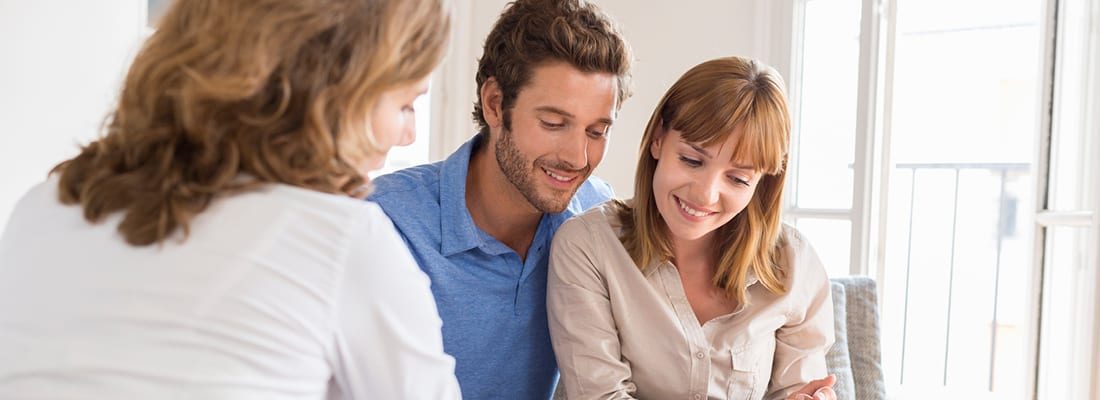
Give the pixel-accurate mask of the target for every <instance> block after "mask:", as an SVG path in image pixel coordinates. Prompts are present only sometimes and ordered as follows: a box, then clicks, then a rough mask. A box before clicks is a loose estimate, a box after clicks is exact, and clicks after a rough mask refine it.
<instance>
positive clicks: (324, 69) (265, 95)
mask: <svg viewBox="0 0 1100 400" xmlns="http://www.w3.org/2000/svg"><path fill="white" fill-rule="evenodd" d="M446 1H447V0H247V1H245V0H186V1H176V2H175V3H174V4H173V5H172V6H170V8H169V10H168V11H167V12H166V13H165V14H164V15H163V16H162V17H161V18H160V20H159V23H160V26H159V27H158V28H157V30H156V32H155V33H153V35H152V36H151V37H150V38H149V39H148V40H147V41H146V42H145V44H144V46H143V47H142V49H141V51H140V52H139V53H138V55H137V57H136V58H135V59H134V62H133V64H132V65H131V67H130V70H129V72H128V73H127V75H126V79H125V82H124V84H123V87H122V91H121V95H120V98H119V101H118V105H117V108H116V109H115V110H114V111H113V112H112V113H111V114H110V115H109V116H108V118H107V121H106V123H105V126H106V127H105V131H106V132H105V134H104V135H103V136H102V137H101V138H100V139H98V140H96V141H94V142H92V143H90V144H88V145H87V146H84V147H83V148H82V149H81V153H80V154H79V155H78V156H76V157H75V158H73V159H70V160H67V161H65V162H62V163H61V164H59V165H58V166H56V167H55V168H54V170H53V171H54V172H58V173H60V198H61V201H62V202H63V203H65V204H76V203H79V204H80V205H81V206H82V207H83V210H84V217H85V218H86V219H87V220H88V221H90V222H93V223H94V222H97V221H99V220H100V219H101V218H102V217H104V216H105V215H108V214H111V213H113V212H116V211H122V212H123V213H124V214H125V215H124V217H123V219H122V221H121V223H120V224H119V226H118V230H119V232H120V233H121V234H122V235H123V237H124V238H125V239H126V241H127V242H129V243H130V244H133V245H139V246H140V245H149V244H153V243H159V242H162V241H163V240H164V239H165V238H166V237H168V236H169V235H170V234H172V233H173V232H174V231H175V230H176V229H177V228H182V229H183V233H184V235H186V234H187V231H188V223H189V221H190V220H191V218H193V217H194V216H195V215H197V214H198V213H200V212H202V211H203V210H204V209H205V208H206V207H207V206H208V205H209V204H210V202H211V200H212V199H214V198H215V196H218V195H220V194H223V193H228V192H232V191H236V190H241V189H244V188H247V187H252V186H255V185H258V184H261V183H264V182H279V183H285V184H289V185H294V186H299V187H304V188H308V189H313V190H317V191H321V192H327V193H341V192H342V193H347V194H353V193H355V192H356V191H357V190H360V188H361V186H363V185H364V184H365V182H366V178H365V177H363V176H362V175H361V174H360V173H359V171H357V170H356V167H355V166H356V165H357V163H359V162H362V161H363V160H365V159H367V158H368V157H377V156H378V155H380V154H382V153H385V152H386V151H387V150H388V148H382V147H381V146H380V145H379V144H378V143H377V141H376V140H375V137H374V133H373V132H371V131H370V127H371V121H370V113H371V110H372V108H373V107H374V106H375V104H376V102H377V101H378V99H379V96H380V95H381V94H382V93H383V92H385V91H386V90H389V89H393V88H395V87H397V86H400V85H405V84H409V83H412V82H415V81H417V80H419V79H422V78H424V77H426V76H427V75H428V74H429V73H431V71H432V70H433V69H434V68H435V67H436V66H437V65H438V64H439V63H440V61H441V60H442V58H443V56H444V54H445V51H446V46H447V41H448V38H449V37H450V18H451V17H450V13H451V11H450V6H449V5H448V4H445V2H446ZM242 174H245V175H248V176H249V177H250V178H251V179H249V182H242V180H241V179H238V177H239V176H242Z"/></svg>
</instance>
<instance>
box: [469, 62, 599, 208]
mask: <svg viewBox="0 0 1100 400" xmlns="http://www.w3.org/2000/svg"><path fill="white" fill-rule="evenodd" d="M616 85H617V80H616V78H615V75H614V74H610V73H586V72H581V71H580V70H577V69H576V68H574V67H573V66H571V65H569V64H567V63H552V64H544V65H541V66H537V67H534V68H533V69H532V76H531V80H530V82H528V83H527V85H526V86H524V87H523V88H521V89H520V91H519V93H518V94H517V96H516V101H515V105H514V107H513V108H512V109H511V110H508V114H510V117H511V118H505V120H509V119H510V121H509V122H511V124H510V126H508V124H503V123H501V124H499V125H497V126H496V127H493V128H491V131H492V137H493V138H494V139H495V146H494V147H495V153H496V159H497V163H498V164H499V165H500V169H501V171H502V172H503V173H504V176H505V177H506V178H507V179H508V180H509V181H510V182H511V183H512V185H513V186H515V188H516V190H518V191H519V192H520V193H521V194H522V195H523V196H524V197H525V198H526V199H527V202H528V203H530V204H531V205H532V206H533V207H534V208H535V209H536V210H538V211H540V212H543V213H558V212H562V211H564V210H565V208H566V207H567V206H568V205H569V201H570V200H571V199H572V198H573V194H575V193H576V192H577V189H579V188H580V185H581V184H582V183H584V181H585V180H586V179H588V176H589V175H591V174H592V170H593V169H595V168H596V166H598V165H599V163H600V161H601V160H602V159H603V155H604V151H605V149H606V147H607V140H608V133H609V131H610V128H611V124H612V122H613V121H614V116H615V111H616V108H617V107H616V106H617V105H616V104H615V102H616V93H617V92H616V90H617V86H616Z"/></svg>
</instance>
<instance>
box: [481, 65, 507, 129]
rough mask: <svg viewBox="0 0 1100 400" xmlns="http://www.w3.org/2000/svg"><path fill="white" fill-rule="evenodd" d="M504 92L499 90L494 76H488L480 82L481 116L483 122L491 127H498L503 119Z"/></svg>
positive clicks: (498, 84)
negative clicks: (483, 81)
mask: <svg viewBox="0 0 1100 400" xmlns="http://www.w3.org/2000/svg"><path fill="white" fill-rule="evenodd" d="M503 103H504V93H503V92H501V91H500V83H499V82H497V78H496V77H493V76H491V77H489V79H486V80H485V83H483V84H481V116H482V117H483V118H485V123H486V124H487V125H489V126H490V127H492V128H497V127H500V125H501V123H502V121H504V110H503V109H501V106H502V104H503Z"/></svg>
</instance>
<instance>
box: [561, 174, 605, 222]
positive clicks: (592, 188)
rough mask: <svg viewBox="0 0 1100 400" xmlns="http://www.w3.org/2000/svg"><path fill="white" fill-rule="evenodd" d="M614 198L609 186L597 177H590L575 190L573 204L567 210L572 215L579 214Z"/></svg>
mask: <svg viewBox="0 0 1100 400" xmlns="http://www.w3.org/2000/svg"><path fill="white" fill-rule="evenodd" d="M614 197H615V191H614V190H612V188H611V184H609V183H607V181H604V180H603V179H600V177H598V176H590V177H588V180H586V181H584V183H582V184H581V187H580V188H578V189H577V194H575V195H574V196H573V202H572V203H571V204H570V207H569V208H570V209H571V211H573V213H574V214H579V213H580V212H582V211H584V210H587V209H589V208H591V207H593V206H595V205H598V204H601V203H603V202H606V201H608V200H611V199H612V198H614Z"/></svg>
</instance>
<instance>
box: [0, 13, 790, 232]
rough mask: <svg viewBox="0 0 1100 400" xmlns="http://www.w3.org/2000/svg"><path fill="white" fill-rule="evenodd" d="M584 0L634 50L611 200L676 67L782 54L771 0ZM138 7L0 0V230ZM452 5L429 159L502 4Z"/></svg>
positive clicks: (464, 111)
mask: <svg viewBox="0 0 1100 400" xmlns="http://www.w3.org/2000/svg"><path fill="white" fill-rule="evenodd" d="M594 2H595V3H596V4H598V5H600V6H601V7H603V8H604V10H606V11H607V12H608V13H609V14H610V15H611V16H612V17H613V18H615V20H616V21H618V22H619V24H620V25H621V26H622V28H623V31H624V33H625V35H626V37H627V40H628V41H629V42H630V43H631V45H632V47H633V48H634V52H635V58H636V64H635V66H634V85H635V87H634V97H633V98H631V99H630V100H628V101H627V102H626V103H625V104H624V105H623V108H622V112H621V114H620V115H619V120H618V123H617V124H616V126H615V128H614V130H613V132H612V139H611V144H610V146H609V148H608V154H607V156H606V157H605V158H604V161H603V163H602V164H601V166H600V167H599V168H598V169H597V170H596V174H597V175H599V176H601V177H603V178H604V179H607V180H608V181H609V182H611V184H612V185H613V186H614V187H615V190H616V193H617V194H618V195H619V196H621V197H630V196H632V193H633V177H634V165H635V162H636V156H637V148H638V142H639V140H640V138H641V133H642V129H644V127H645V123H646V121H648V119H649V115H650V114H651V113H652V111H653V107H654V105H655V104H656V102H657V101H658V100H659V99H660V97H661V95H663V94H664V91H665V90H666V89H667V88H668V86H669V85H671V84H672V82H673V81H675V80H676V78H678V77H679V76H680V74H682V73H683V72H684V71H686V70H687V69H688V68H690V67H691V66H693V65H695V64H697V63H699V62H701V61H704V60H706V59H709V58H713V57H719V56H725V55H733V54H738V55H748V56H754V57H760V58H762V59H764V60H765V61H766V62H771V63H774V64H777V66H780V65H783V63H785V62H786V60H785V59H783V58H782V57H781V55H780V57H778V58H776V56H775V55H773V54H769V50H768V49H769V48H770V47H769V46H770V45H769V43H770V42H771V41H772V40H773V38H774V37H776V36H777V35H775V34H773V32H775V31H776V28H775V27H773V26H770V25H768V24H758V23H757V22H758V21H767V20H769V19H768V18H769V17H768V13H770V12H773V11H772V10H771V8H774V6H773V4H775V2H770V1H768V0H683V1H675V2H672V1H662V0H645V1H642V0H595V1H594ZM145 3H146V2H145V1H144V0H97V1H87V0H51V1H22V0H0V57H2V61H0V177H2V180H0V227H2V226H3V225H4V223H5V222H6V221H7V216H8V214H9V213H10V211H11V208H12V207H13V206H14V204H15V202H16V201H17V200H18V198H19V196H21V195H22V194H23V193H24V192H25V191H26V190H27V188H29V187H30V186H31V185H33V184H34V183H36V182H39V181H41V180H42V179H43V178H44V177H45V176H46V173H47V172H48V171H49V169H50V168H52V167H53V166H54V165H55V164H57V163H58V162H60V161H62V160H64V159H66V158H69V157H71V156H73V155H75V154H76V152H77V150H78V149H77V146H78V145H79V144H83V143H87V142H88V141H90V140H92V139H94V138H95V137H96V136H97V135H98V134H99V132H100V130H99V128H100V125H101V123H102V121H103V118H104V116H105V115H106V113H107V112H108V111H109V110H110V109H111V107H112V105H113V104H112V103H113V102H114V100H115V99H116V96H117V91H118V88H119V84H120V83H121V78H122V77H123V75H124V74H125V69H126V67H127V66H128V64H129V61H130V60H131V59H132V58H133V54H134V53H135V52H136V50H137V46H138V45H139V44H140V41H141V40H142V39H143V38H144V34H145V28H144V24H145V7H146V5H145ZM455 3H456V7H457V9H456V15H455V25H456V32H455V37H454V39H453V41H452V52H451V54H450V56H449V57H448V59H447V61H446V63H445V64H444V66H443V68H441V70H440V71H439V73H438V74H437V79H436V81H435V82H436V83H434V84H433V88H432V97H433V99H432V101H433V106H432V114H433V115H432V125H433V131H434V132H433V138H432V140H431V151H430V153H431V157H432V159H433V160H438V159H442V158H443V157H445V156H446V155H447V154H449V153H450V152H451V151H453V150H454V149H455V148H457V147H458V146H459V145H460V144H461V143H463V142H464V141H465V140H466V139H468V138H469V137H470V136H471V135H472V134H473V133H474V128H473V124H472V122H471V119H470V112H471V111H472V103H473V101H474V98H475V97H474V96H475V90H476V86H475V83H474V72H475V70H476V66H477V57H478V56H479V55H480V54H481V46H482V44H483V41H484V39H485V35H487V34H488V32H489V29H490V28H491V27H492V24H493V22H494V21H495V20H496V18H497V16H498V15H499V14H500V11H501V10H502V9H503V8H504V5H505V4H506V3H507V1H506V0H469V1H467V0H461V1H456V2H455ZM778 3H785V2H778ZM765 25H767V27H765ZM779 36H781V35H779ZM769 58H772V59H775V60H774V61H773V60H771V59H769ZM781 70H783V69H782V68H781Z"/></svg>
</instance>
